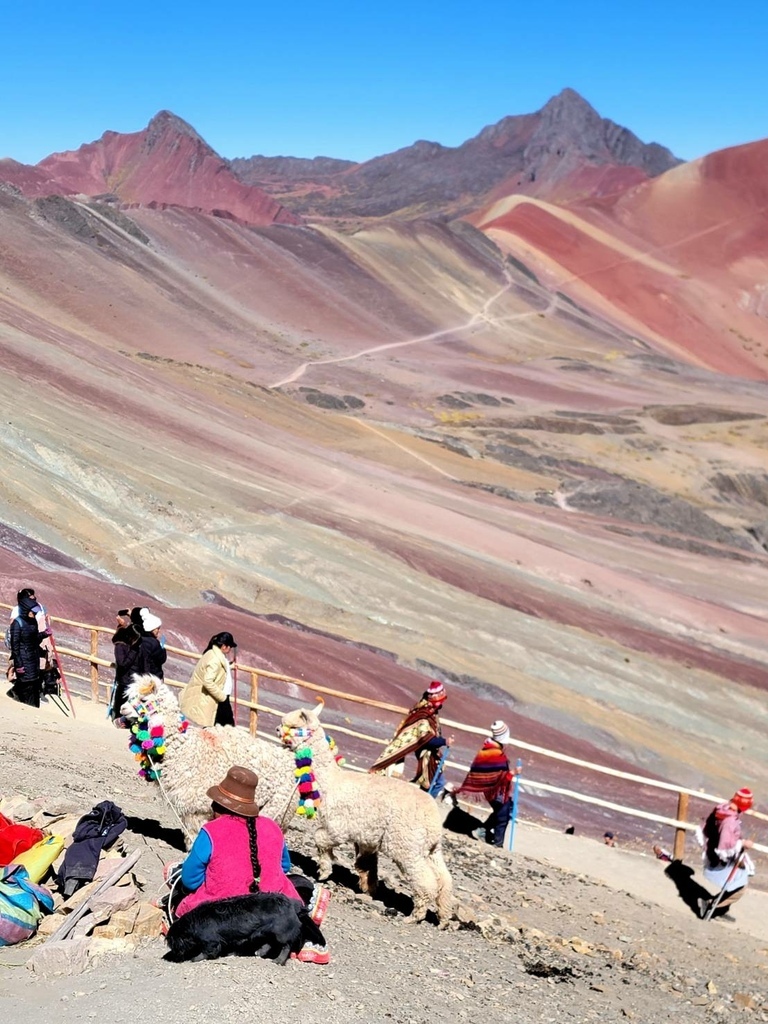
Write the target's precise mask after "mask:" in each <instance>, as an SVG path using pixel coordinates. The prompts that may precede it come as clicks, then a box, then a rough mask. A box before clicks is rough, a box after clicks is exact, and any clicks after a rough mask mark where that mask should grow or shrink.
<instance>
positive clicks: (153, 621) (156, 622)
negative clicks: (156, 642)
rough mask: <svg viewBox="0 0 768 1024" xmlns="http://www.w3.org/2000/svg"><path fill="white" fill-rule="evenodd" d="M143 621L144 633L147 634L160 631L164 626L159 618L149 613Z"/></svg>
mask: <svg viewBox="0 0 768 1024" xmlns="http://www.w3.org/2000/svg"><path fill="white" fill-rule="evenodd" d="M141 621H142V622H143V623H144V631H145V632H146V633H151V632H152V631H153V630H155V629H160V627H161V626H162V624H163V620H162V619H158V617H157V616H156V615H153V614H152V612H147V614H146V615H144V616H143V617H142V620H141Z"/></svg>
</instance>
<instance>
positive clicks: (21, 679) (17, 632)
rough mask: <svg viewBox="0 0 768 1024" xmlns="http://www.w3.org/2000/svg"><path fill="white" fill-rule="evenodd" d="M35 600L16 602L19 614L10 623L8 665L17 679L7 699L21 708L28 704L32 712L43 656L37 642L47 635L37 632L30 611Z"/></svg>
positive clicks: (36, 705)
mask: <svg viewBox="0 0 768 1024" xmlns="http://www.w3.org/2000/svg"><path fill="white" fill-rule="evenodd" d="M37 607H38V605H37V601H36V600H35V599H34V597H24V598H22V600H21V601H20V602H19V614H18V616H17V617H16V618H15V619H14V620H13V622H12V623H11V661H12V662H13V671H14V673H15V676H16V681H15V682H14V684H13V686H12V687H11V690H10V691H9V696H11V697H13V699H14V700H17V701H19V702H20V703H21V704H29V705H30V706H31V707H33V708H39V707H40V694H41V690H42V678H41V673H40V659H41V658H43V657H45V652H44V651H43V650H42V649H41V647H40V642H41V641H42V640H44V639H45V637H46V636H48V635H49V633H48V631H47V630H46V632H44V633H41V632H40V630H39V629H38V628H37V619H36V617H35V612H34V611H33V609H35V608H37Z"/></svg>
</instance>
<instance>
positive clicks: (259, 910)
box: [163, 892, 323, 965]
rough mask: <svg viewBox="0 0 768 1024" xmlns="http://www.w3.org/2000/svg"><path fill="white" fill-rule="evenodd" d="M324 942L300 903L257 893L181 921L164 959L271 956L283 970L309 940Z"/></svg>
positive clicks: (202, 908) (200, 909) (204, 907)
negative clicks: (287, 961) (284, 965)
mask: <svg viewBox="0 0 768 1024" xmlns="http://www.w3.org/2000/svg"><path fill="white" fill-rule="evenodd" d="M318 936H319V939H318ZM322 939H323V936H322V933H321V932H320V929H319V928H318V927H317V925H316V924H315V922H314V921H313V920H312V918H311V917H310V916H309V913H308V911H307V909H306V907H304V906H302V904H301V903H299V902H297V901H296V900H292V899H289V898H288V897H287V896H283V895H282V894H281V893H274V892H257V893H253V894H252V895H248V896H230V897H229V898H228V899H225V900H211V901H210V902H208V903H201V904H200V905H199V906H197V907H194V908H193V909H192V910H190V911H189V912H188V913H186V914H184V915H183V916H182V917H179V918H177V919H176V920H175V921H174V922H173V924H172V925H171V927H170V928H169V929H168V935H167V936H166V940H167V942H168V945H169V946H170V949H169V950H168V952H167V953H166V954H165V956H164V957H163V959H164V960H171V961H173V962H174V963H181V962H182V961H184V960H215V959H216V958H217V957H220V956H227V955H228V954H230V953H233V954H235V955H236V956H259V957H265V958H267V957H268V958H270V959H274V961H275V963H277V964H280V965H283V964H284V963H285V962H286V960H287V959H288V957H289V956H290V954H291V953H298V951H299V950H300V949H301V947H302V946H303V945H304V942H305V941H306V940H309V941H310V942H318V941H320V942H322Z"/></svg>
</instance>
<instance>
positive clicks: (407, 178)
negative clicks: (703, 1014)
mask: <svg viewBox="0 0 768 1024" xmlns="http://www.w3.org/2000/svg"><path fill="white" fill-rule="evenodd" d="M319 159H324V162H323V163H322V164H320V163H318V161H317V160H314V161H306V167H305V169H306V174H305V175H303V176H300V175H301V173H302V170H303V168H302V166H301V162H299V161H293V162H291V163H286V158H285V157H274V158H267V157H261V156H258V157H252V158H250V159H244V158H238V159H236V160H233V161H231V163H230V167H231V168H232V170H233V171H234V172H235V173H236V174H237V176H238V177H239V178H240V179H241V181H244V182H245V183H246V184H249V185H255V186H258V187H259V188H262V189H264V191H266V192H269V193H270V194H271V195H273V196H274V197H275V198H279V199H280V200H281V201H282V202H286V203H287V204H288V205H289V207H290V208H291V209H293V210H294V211H295V212H297V213H303V214H308V215H313V214H314V215H329V216H336V217H343V216H368V217H383V216H387V215H390V214H400V215H412V216H433V215H436V214H441V213H442V214H444V213H450V214H453V215H457V214H461V213H465V212H467V211H468V210H469V209H471V208H476V207H477V206H478V205H482V201H483V200H484V199H486V198H488V196H489V195H490V194H491V193H492V192H493V190H494V189H495V188H497V187H498V186H499V185H501V184H502V183H507V184H508V187H506V188H505V191H506V192H513V191H518V190H519V188H520V187H524V186H525V185H527V184H530V183H531V182H534V181H536V182H539V181H544V182H546V183H549V184H553V185H554V184H556V183H557V182H559V181H561V180H562V179H563V178H565V177H567V176H568V175H569V174H571V173H573V172H576V171H578V170H579V169H581V168H583V167H585V166H587V167H601V166H607V165H608V166H609V165H619V166H625V167H634V168H637V169H638V170H639V171H641V172H642V173H643V174H645V175H647V176H648V177H655V176H656V175H658V174H661V173H663V172H664V171H666V170H668V169H669V168H670V167H674V166H675V165H676V164H678V163H680V161H679V160H678V159H677V158H676V157H675V156H674V155H673V154H672V153H671V152H670V151H669V150H668V149H665V148H664V147H663V146H660V145H658V144H657V143H650V144H645V143H643V142H641V140H640V139H638V137H637V136H636V135H634V134H633V133H632V132H631V131H629V130H628V129H626V128H622V127H621V126H620V125H617V124H615V123H614V122H613V121H610V120H608V119H607V118H602V117H600V115H599V114H598V113H597V111H596V110H595V109H594V108H593V107H592V106H590V104H589V103H587V101H586V100H584V99H583V98H582V97H581V96H579V94H578V93H577V92H575V91H574V90H573V89H563V91H562V92H561V93H559V94H558V95H557V96H555V97H553V98H552V99H551V100H549V102H548V103H546V104H545V105H544V107H542V109H541V110H539V111H538V112H536V113H534V114H522V115H517V116H511V117H505V118H502V120H501V121H499V122H498V123H497V124H493V125H489V126H488V127H486V128H483V130H482V131H481V132H480V133H479V134H478V135H476V136H475V137H474V138H472V139H468V140H467V141H466V142H464V143H463V144H462V145H460V146H457V147H449V146H442V145H440V143H438V142H428V141H425V140H420V141H418V142H415V143H414V144H413V145H412V146H406V147H405V148H403V149H399V150H397V151H396V152H394V153H388V154H386V155H384V156H379V157H375V158H374V159H372V160H368V161H367V162H366V163H363V164H358V165H356V166H352V167H350V166H348V165H346V162H344V161H342V163H344V164H345V166H344V167H342V168H339V170H338V171H336V172H333V171H330V161H327V158H319ZM329 171H330V173H329Z"/></svg>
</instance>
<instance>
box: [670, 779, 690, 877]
mask: <svg viewBox="0 0 768 1024" xmlns="http://www.w3.org/2000/svg"><path fill="white" fill-rule="evenodd" d="M687 816H688V794H687V793H678V794H677V815H676V817H677V820H678V821H685V820H686V818H687ZM684 857H685V829H684V828H678V829H675V845H674V846H673V848H672V859H673V860H682V859H683V858H684Z"/></svg>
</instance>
